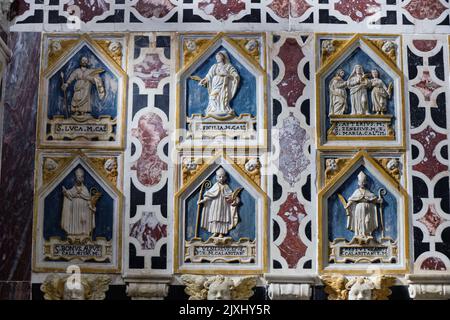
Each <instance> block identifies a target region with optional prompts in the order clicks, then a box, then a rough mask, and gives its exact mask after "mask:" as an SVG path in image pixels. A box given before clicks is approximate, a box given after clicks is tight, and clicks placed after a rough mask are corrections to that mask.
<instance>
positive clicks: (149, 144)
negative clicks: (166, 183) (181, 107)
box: [131, 112, 167, 187]
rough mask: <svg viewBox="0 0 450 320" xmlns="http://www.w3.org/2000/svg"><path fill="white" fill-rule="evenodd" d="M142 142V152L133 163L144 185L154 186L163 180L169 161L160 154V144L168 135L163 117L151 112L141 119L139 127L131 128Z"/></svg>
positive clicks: (132, 166) (132, 167)
mask: <svg viewBox="0 0 450 320" xmlns="http://www.w3.org/2000/svg"><path fill="white" fill-rule="evenodd" d="M131 134H132V136H133V137H136V138H137V139H138V140H139V141H140V142H141V144H142V153H141V155H140V157H139V159H138V160H136V161H135V162H134V163H133V164H132V165H131V170H136V173H137V178H138V180H139V182H140V183H142V184H143V185H144V186H147V187H149V186H153V185H155V184H157V183H159V181H160V180H161V175H162V171H166V170H167V163H165V162H164V161H162V160H161V159H160V158H159V156H158V154H157V149H158V145H159V143H160V142H161V140H162V139H163V138H165V137H166V136H167V131H166V129H164V127H163V123H162V120H161V118H160V117H159V116H158V115H156V114H155V113H152V112H149V113H147V114H145V115H143V116H141V118H140V119H139V122H138V127H137V128H134V129H132V130H131Z"/></svg>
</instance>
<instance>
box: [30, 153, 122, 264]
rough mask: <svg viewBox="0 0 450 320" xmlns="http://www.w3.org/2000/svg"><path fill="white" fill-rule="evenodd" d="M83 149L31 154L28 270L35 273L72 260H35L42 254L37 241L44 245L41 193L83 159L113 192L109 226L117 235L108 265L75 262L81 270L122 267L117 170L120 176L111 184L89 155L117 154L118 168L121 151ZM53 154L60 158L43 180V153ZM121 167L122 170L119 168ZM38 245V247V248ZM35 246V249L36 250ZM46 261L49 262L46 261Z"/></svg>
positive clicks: (119, 196) (120, 196) (119, 189)
mask: <svg viewBox="0 0 450 320" xmlns="http://www.w3.org/2000/svg"><path fill="white" fill-rule="evenodd" d="M85 152H86V153H83V152H82V151H81V150H80V151H77V152H73V151H67V150H64V149H59V150H54V149H53V150H39V151H38V152H37V153H36V156H35V159H36V160H35V179H34V180H35V187H34V188H35V190H34V200H33V202H34V204H33V233H32V237H33V247H32V251H33V252H32V271H33V272H37V273H47V272H66V268H67V266H68V265H69V264H73V262H70V261H65V262H64V261H55V266H54V267H53V266H48V261H47V262H44V261H43V260H42V259H40V260H39V261H38V254H39V256H41V255H42V254H40V253H39V251H41V250H43V247H42V246H40V245H44V238H43V234H42V232H43V222H44V220H43V219H44V212H43V210H42V206H41V204H40V202H41V195H42V194H43V192H44V191H45V190H46V189H48V188H49V187H50V185H51V184H52V183H53V182H55V181H57V180H58V179H61V177H63V176H64V174H65V173H66V171H67V170H69V168H70V167H71V166H73V164H74V163H76V162H78V163H83V164H84V165H86V166H88V167H89V169H90V170H92V172H94V173H95V174H96V175H97V176H98V177H100V178H101V183H103V184H104V185H105V186H107V188H108V189H110V190H112V192H114V194H116V195H117V197H116V200H117V207H116V210H115V214H114V216H113V218H115V219H117V222H114V221H113V226H114V228H115V233H113V234H115V235H116V236H117V239H115V240H114V241H113V243H112V245H113V246H112V250H113V252H114V257H115V258H114V259H113V260H114V261H112V262H111V263H109V264H108V266H106V267H103V266H102V264H100V263H99V264H98V267H97V266H95V267H93V266H85V265H84V263H80V262H79V261H78V262H77V263H76V264H77V265H78V266H79V267H80V269H81V271H82V272H85V273H104V272H110V273H119V272H120V271H121V268H122V242H123V235H122V230H123V209H124V204H123V201H124V199H123V194H122V192H121V189H122V183H123V177H122V175H121V174H120V173H119V175H120V177H118V178H119V179H118V180H117V183H116V184H114V183H113V181H111V179H110V178H109V177H108V176H107V175H106V174H105V173H104V172H102V170H99V169H98V168H97V167H96V164H95V163H94V162H93V161H92V160H91V159H90V158H92V157H95V156H96V155H97V156H98V155H101V156H103V157H105V156H108V155H110V156H114V157H117V160H118V161H120V166H119V167H120V168H122V167H123V155H122V154H121V153H120V152H117V151H109V152H108V151H98V152H93V151H92V150H85ZM52 156H53V157H54V156H58V157H60V159H62V161H61V162H60V166H59V167H58V168H56V170H55V172H54V174H53V175H52V176H50V177H49V178H48V179H47V181H45V183H44V178H43V177H44V174H45V172H44V171H45V170H44V166H43V164H44V161H43V160H44V157H52ZM122 171H123V170H122ZM38 245H39V248H38ZM38 250H39V251H38ZM50 264H52V263H51V262H50Z"/></svg>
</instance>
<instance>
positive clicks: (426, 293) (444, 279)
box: [406, 274, 450, 300]
mask: <svg viewBox="0 0 450 320" xmlns="http://www.w3.org/2000/svg"><path fill="white" fill-rule="evenodd" d="M406 279H407V280H408V283H409V288H408V291H409V296H410V297H411V299H414V300H449V299H450V275H448V274H445V275H440V274H429V275H412V274H410V275H407V276H406Z"/></svg>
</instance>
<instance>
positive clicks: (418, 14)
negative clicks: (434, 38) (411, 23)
mask: <svg viewBox="0 0 450 320" xmlns="http://www.w3.org/2000/svg"><path fill="white" fill-rule="evenodd" d="M404 8H405V9H406V10H407V11H408V12H409V13H410V14H411V15H412V16H413V17H414V18H416V19H419V20H424V19H429V20H434V19H437V18H439V17H440V16H441V14H442V13H443V12H444V11H445V10H446V9H447V8H446V7H445V6H444V5H443V4H442V3H441V2H440V1H439V0H411V1H410V2H409V3H408V4H407V5H406V6H404Z"/></svg>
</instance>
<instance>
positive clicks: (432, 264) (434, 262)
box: [420, 257, 447, 271]
mask: <svg viewBox="0 0 450 320" xmlns="http://www.w3.org/2000/svg"><path fill="white" fill-rule="evenodd" d="M420 269H421V270H435V271H446V270H447V268H446V267H445V264H444V262H443V261H442V260H441V259H440V258H437V257H429V258H426V259H425V260H424V261H423V262H422V264H421V265H420Z"/></svg>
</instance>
